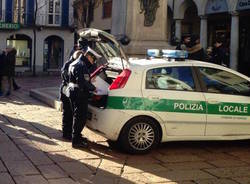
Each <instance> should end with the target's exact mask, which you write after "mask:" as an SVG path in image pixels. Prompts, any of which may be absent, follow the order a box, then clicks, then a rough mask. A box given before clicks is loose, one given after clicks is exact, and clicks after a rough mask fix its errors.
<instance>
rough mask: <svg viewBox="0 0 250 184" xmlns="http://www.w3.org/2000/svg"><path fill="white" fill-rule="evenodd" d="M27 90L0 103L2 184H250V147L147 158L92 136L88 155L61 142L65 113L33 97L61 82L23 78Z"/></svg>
mask: <svg viewBox="0 0 250 184" xmlns="http://www.w3.org/2000/svg"><path fill="white" fill-rule="evenodd" d="M17 81H18V83H19V84H20V85H21V86H22V88H21V89H20V90H19V91H18V92H14V93H13V94H12V96H10V97H9V98H0V184H14V183H15V184H26V183H27V184H48V183H49V184H73V183H100V184H104V183H108V184H112V183H119V184H127V183H128V184H129V183H168V184H175V183H178V184H179V183H180V184H194V183H196V184H197V183H201V184H203V183H204V184H218V183H220V184H236V183H241V184H246V183H250V141H235V142H232V141H230V142H186V143H184V142H176V143H166V144H162V145H160V146H159V148H157V149H155V150H154V151H152V152H151V153H150V154H147V155H140V156H135V155H127V154H124V153H121V152H119V151H118V150H114V149H111V148H109V147H108V144H107V142H106V140H105V139H104V138H103V137H100V136H98V135H96V134H94V133H92V132H90V131H89V130H87V129H85V130H84V134H85V135H86V136H87V137H88V139H89V140H90V141H91V143H90V148H89V149H83V150H77V149H72V148H71V144H70V142H66V141H63V140H62V139H61V132H60V128H61V112H58V111H56V110H54V109H52V108H50V107H48V106H46V105H44V104H42V103H40V102H38V101H36V100H34V99H32V98H31V97H29V96H28V92H29V90H30V89H32V88H37V87H48V86H56V85H58V84H59V78H57V77H43V78H41V77H40V78H19V79H18V80H17Z"/></svg>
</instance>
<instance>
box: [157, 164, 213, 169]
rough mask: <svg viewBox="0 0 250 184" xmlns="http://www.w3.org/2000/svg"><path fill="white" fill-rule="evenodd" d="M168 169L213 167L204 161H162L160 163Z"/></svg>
mask: <svg viewBox="0 0 250 184" xmlns="http://www.w3.org/2000/svg"><path fill="white" fill-rule="evenodd" d="M162 165H163V166H164V167H165V168H166V169H168V170H191V169H209V168H215V167H214V166H213V165H211V164H208V163H206V162H181V163H164V164H162Z"/></svg>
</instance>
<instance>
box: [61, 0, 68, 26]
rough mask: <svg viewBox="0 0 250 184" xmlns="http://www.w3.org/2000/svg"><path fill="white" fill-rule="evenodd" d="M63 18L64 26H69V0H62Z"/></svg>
mask: <svg viewBox="0 0 250 184" xmlns="http://www.w3.org/2000/svg"><path fill="white" fill-rule="evenodd" d="M61 18H62V19H61V20H62V26H63V27H67V26H68V25H69V0H62V12H61Z"/></svg>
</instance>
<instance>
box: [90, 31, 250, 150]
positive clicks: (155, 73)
mask: <svg viewBox="0 0 250 184" xmlns="http://www.w3.org/2000/svg"><path fill="white" fill-rule="evenodd" d="M92 31H94V32H95V34H94V35H96V38H98V39H96V41H97V42H99V41H100V40H102V36H100V35H102V34H103V32H102V31H97V30H92ZM105 35H106V36H108V38H107V37H105V39H106V40H105V41H104V42H107V41H108V40H109V41H108V42H112V44H113V45H112V46H111V48H109V49H111V50H112V52H115V51H116V54H113V55H112V56H114V57H107V56H106V55H105V56H104V57H105V58H107V60H106V61H107V63H108V64H106V65H104V66H101V67H99V69H98V70H97V71H96V72H95V73H94V74H93V75H92V79H93V83H94V82H95V80H97V78H101V80H103V81H105V83H106V85H103V84H101V83H99V85H97V88H103V87H105V86H106V88H107V87H108V89H107V91H106V92H105V93H103V94H96V95H94V96H93V98H92V100H91V101H90V105H89V112H90V114H91V117H90V119H89V120H88V122H87V126H88V127H89V128H90V129H91V130H94V131H95V132H97V133H99V134H101V135H103V136H104V137H106V138H107V139H109V140H111V141H117V142H119V144H120V145H121V147H122V148H123V149H124V150H126V151H128V152H130V153H145V152H148V151H150V150H151V149H152V148H154V147H155V146H157V145H158V144H159V143H160V142H166V141H186V140H239V139H250V79H249V78H248V77H247V76H244V75H242V74H240V73H238V72H236V71H233V70H231V69H229V68H225V67H223V66H219V65H215V64H211V63H205V62H199V61H192V60H187V59H185V57H186V53H185V52H181V51H169V50H155V49H152V50H148V58H147V59H130V60H126V57H125V56H121V58H120V60H119V59H118V58H117V57H118V56H119V55H122V54H121V53H124V52H123V51H122V50H121V48H120V47H119V44H118V43H117V42H116V41H115V39H114V37H112V36H111V35H109V34H107V33H105ZM100 38H101V39H100ZM103 39H104V37H103ZM97 45H98V44H97ZM96 50H97V51H98V52H99V53H101V54H102V53H104V52H102V51H101V50H100V49H98V48H96ZM105 52H106V54H107V53H109V52H111V51H105ZM104 54H105V53H104ZM119 57H120V56H119ZM114 58H116V61H120V62H121V64H116V65H114V64H110V65H109V61H112V59H114ZM123 62H124V63H123ZM111 63H112V62H111ZM112 66H116V67H112ZM117 66H119V67H117Z"/></svg>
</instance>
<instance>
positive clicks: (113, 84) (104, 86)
mask: <svg viewBox="0 0 250 184" xmlns="http://www.w3.org/2000/svg"><path fill="white" fill-rule="evenodd" d="M78 34H79V36H80V37H81V38H83V39H85V40H86V41H87V42H88V45H89V46H90V47H91V48H92V49H94V50H95V51H96V52H97V53H98V54H100V55H102V58H100V59H98V60H97V62H96V65H97V69H96V70H95V71H94V72H93V73H92V74H91V81H92V83H93V84H94V85H95V86H96V88H97V89H98V91H97V92H96V93H95V94H93V95H92V96H91V98H90V99H89V103H90V104H91V105H92V106H95V107H98V108H105V107H106V104H107V98H108V93H109V90H115V89H118V88H122V87H124V85H125V84H126V82H127V79H128V77H129V75H130V73H129V70H128V69H127V68H128V66H129V63H128V59H127V57H126V55H125V53H124V51H123V49H122V48H121V46H120V44H119V42H118V41H117V40H116V39H115V37H114V36H113V35H111V34H109V33H107V32H104V31H101V30H97V29H92V28H86V29H82V30H80V31H79V32H78Z"/></svg>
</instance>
